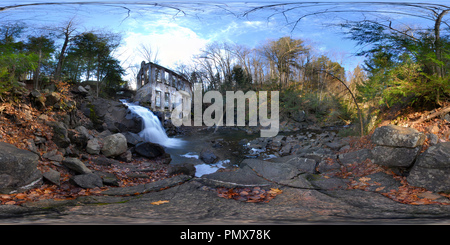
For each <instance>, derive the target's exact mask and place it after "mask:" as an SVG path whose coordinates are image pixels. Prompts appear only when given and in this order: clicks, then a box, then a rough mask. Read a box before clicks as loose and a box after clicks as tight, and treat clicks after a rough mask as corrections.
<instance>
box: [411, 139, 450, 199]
mask: <svg viewBox="0 0 450 245" xmlns="http://www.w3.org/2000/svg"><path fill="white" fill-rule="evenodd" d="M448 176H450V142H443V143H439V144H436V145H434V146H430V148H428V149H427V150H426V151H425V152H424V153H423V154H421V155H420V156H419V158H418V160H417V162H416V163H415V164H414V166H413V167H412V169H411V172H410V174H409V176H408V177H407V181H408V182H409V184H411V185H413V186H419V187H424V188H426V189H428V190H430V191H434V192H450V178H449V177H448Z"/></svg>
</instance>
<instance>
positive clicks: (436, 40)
mask: <svg viewBox="0 0 450 245" xmlns="http://www.w3.org/2000/svg"><path fill="white" fill-rule="evenodd" d="M449 11H450V10H449V9H447V10H444V11H442V13H440V14H439V15H438V16H437V19H436V21H435V24H434V46H435V49H436V50H435V52H436V59H437V60H439V61H442V52H441V51H442V50H441V49H442V45H441V40H440V39H441V37H440V35H441V31H440V28H441V22H442V18H443V17H444V15H446V14H447V13H448V12H449ZM436 72H437V75H438V76H439V78H442V77H443V75H444V67H443V65H440V64H436Z"/></svg>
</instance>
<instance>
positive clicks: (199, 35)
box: [0, 0, 446, 70]
mask: <svg viewBox="0 0 450 245" xmlns="http://www.w3.org/2000/svg"><path fill="white" fill-rule="evenodd" d="M43 2H47V3H48V2H59V3H65V4H58V5H44V6H39V5H38V6H27V7H21V8H13V9H8V10H6V11H1V12H0V21H5V20H22V21H25V22H29V23H33V24H34V23H38V25H58V24H60V23H62V22H64V21H66V20H68V19H70V18H74V17H75V19H76V20H77V22H79V23H80V26H83V27H85V28H86V29H87V30H89V29H103V28H106V29H107V30H110V31H114V32H120V33H121V34H122V36H123V45H122V46H121V47H120V48H119V49H118V50H117V51H116V56H117V57H118V58H119V59H120V60H121V61H123V65H124V67H127V66H129V65H133V64H140V63H141V61H142V60H143V57H142V56H141V55H140V54H139V53H138V52H136V48H137V47H138V46H139V45H140V44H144V45H146V46H151V47H152V49H154V50H157V51H158V59H159V61H160V64H161V65H163V66H167V67H169V68H174V67H175V66H176V64H177V63H185V64H187V63H189V62H190V61H191V58H192V56H193V55H196V54H198V53H199V52H200V50H201V49H202V48H204V47H205V45H206V44H208V43H211V42H214V41H217V42H223V41H226V42H232V43H237V44H242V45H247V46H249V47H250V48H253V47H255V46H258V45H260V44H261V43H263V42H264V41H266V40H267V39H278V38H280V37H283V36H291V37H293V38H301V39H303V40H306V41H307V43H310V44H312V46H313V47H314V48H315V51H316V53H317V54H325V55H328V56H329V57H331V58H332V59H333V60H336V61H338V62H340V63H341V64H342V65H343V66H344V67H345V68H346V70H352V69H353V68H354V67H355V66H356V65H358V64H360V63H361V62H362V58H361V57H356V56H354V55H353V54H354V53H355V52H356V51H357V49H356V48H355V43H354V42H352V41H350V40H347V39H344V36H343V35H342V34H341V33H340V30H339V29H338V28H336V27H331V26H329V25H328V26H327V25H326V24H333V23H338V22H340V21H343V20H344V19H352V18H362V15H361V13H357V12H355V13H352V12H351V11H347V10H352V9H354V10H355V11H356V10H361V9H363V10H385V11H386V12H389V11H399V10H401V9H400V8H397V7H395V6H392V5H366V4H364V2H363V4H361V3H360V4H356V3H355V4H354V5H348V4H347V5H345V6H339V5H333V4H331V5H328V6H327V5H324V6H322V7H316V6H315V5H314V4H310V5H306V4H305V5H302V8H297V9H295V10H293V9H291V8H292V7H293V6H297V5H286V6H282V7H277V8H266V9H263V10H259V11H254V12H250V13H249V14H248V15H245V16H244V15H243V14H244V13H245V12H246V11H248V10H249V9H251V8H252V7H257V6H261V5H265V4H271V3H273V1H246V2H243V1H237V0H233V1H226V2H207V1H205V2H193V1H177V2H173V1H158V6H156V7H155V6H153V5H148V4H152V3H154V2H150V1H139V2H140V3H141V4H131V3H136V2H137V1H134V0H121V1H118V0H117V1H113V0H112V1H101V0H98V1H96V2H97V3H98V2H102V4H92V3H95V2H91V1H88V0H79V1H77V2H78V3H79V2H84V3H87V4H74V3H75V2H74V1H68V0H62V1H56V0H54V1H46V0H41V1H39V0H35V1H31V0H23V1H9V0H6V1H5V0H4V1H2V2H0V6H10V5H15V4H31V3H43ZM283 2H289V1H283ZM329 2H330V1H329ZM331 2H333V1H331ZM334 2H336V3H339V2H340V1H334ZM378 2H382V0H380V1H378ZM432 2H434V3H441V4H446V1H439V0H438V1H432ZM89 3H91V4H89ZM180 10H181V11H180ZM330 10H331V11H336V12H335V13H330V14H324V15H323V14H321V15H309V14H311V13H315V12H321V11H330ZM339 10H345V12H339ZM408 11H410V10H408ZM305 15H306V16H305ZM366 15H367V16H369V17H374V14H373V13H369V12H368V13H366ZM378 15H379V16H378V17H377V18H383V17H386V18H387V17H392V16H388V15H389V14H388V13H385V14H378ZM383 15H384V16H383ZM298 16H305V18H303V19H302V20H301V21H300V22H299V23H298V24H297V25H296V27H295V28H294V29H293V26H294V24H295V21H296V20H297V18H298ZM395 21H397V22H398V23H399V24H405V25H411V24H417V23H418V22H417V21H423V20H422V19H420V20H417V19H411V18H409V17H407V16H404V15H395ZM421 23H422V22H421Z"/></svg>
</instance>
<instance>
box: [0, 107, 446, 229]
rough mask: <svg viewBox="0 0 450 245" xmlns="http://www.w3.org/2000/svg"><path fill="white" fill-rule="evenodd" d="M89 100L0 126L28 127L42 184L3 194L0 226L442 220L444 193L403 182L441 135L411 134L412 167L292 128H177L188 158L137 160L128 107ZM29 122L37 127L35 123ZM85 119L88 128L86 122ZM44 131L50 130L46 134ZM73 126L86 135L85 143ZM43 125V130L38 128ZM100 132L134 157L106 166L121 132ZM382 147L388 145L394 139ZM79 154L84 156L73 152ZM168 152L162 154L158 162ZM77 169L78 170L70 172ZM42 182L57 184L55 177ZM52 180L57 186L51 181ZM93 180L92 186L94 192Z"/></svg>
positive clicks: (370, 146) (354, 142)
mask: <svg viewBox="0 0 450 245" xmlns="http://www.w3.org/2000/svg"><path fill="white" fill-rule="evenodd" d="M83 101H86V100H83ZM88 102H89V103H85V104H84V106H83V104H80V107H79V110H78V111H74V112H72V113H69V114H66V113H63V112H58V111H56V112H54V113H49V112H46V111H43V110H37V109H35V108H34V107H32V105H30V106H29V109H27V110H29V111H30V115H31V118H30V120H28V121H25V122H24V121H17V120H16V121H4V123H3V125H2V127H3V128H2V130H10V131H11V132H13V131H12V130H13V129H15V128H16V127H19V126H20V127H22V126H21V125H23V126H25V127H27V128H29V129H30V130H32V129H34V131H33V132H28V131H27V132H28V133H29V135H28V136H30V135H32V138H31V140H32V143H33V144H34V146H35V147H36V148H35V151H36V152H37V155H38V156H39V159H37V160H36V164H37V166H38V167H37V168H38V169H39V171H41V173H42V174H43V175H44V174H45V175H44V177H45V179H42V181H43V183H42V182H41V183H40V184H41V186H38V187H29V189H28V190H25V191H22V192H16V193H10V194H1V195H0V201H1V202H2V204H1V205H0V222H1V223H19V224H31V223H33V224H51V223H54V224H62V223H71V224H74V223H79V224H88V223H126V224H140V223H148V224H161V223H164V224H190V223H196V224H222V223H223V224H235V223H238V224H248V223H258V224H260V223H264V224H268V223H269V224H281V223H282V224H311V223H408V224H411V223H441V222H443V223H445V222H447V221H448V212H449V211H450V210H449V205H448V204H449V199H448V195H446V194H445V192H442V191H441V190H439V189H436V190H431V189H429V188H428V189H426V188H423V187H416V186H413V185H411V184H410V183H409V182H408V179H407V178H408V175H409V173H410V172H411V169H412V167H414V166H420V164H419V165H417V163H420V161H419V160H418V159H419V156H424V157H423V158H426V156H427V154H431V153H432V151H426V150H428V149H430V148H431V147H434V148H431V149H440V148H439V147H444V146H445V147H446V145H445V144H443V143H445V141H446V140H445V138H443V137H444V136H445V135H444V134H442V137H441V134H438V141H437V142H435V141H432V139H433V137H432V136H429V135H427V134H424V133H422V134H419V135H421V136H420V138H421V143H420V144H421V145H420V147H421V148H417V151H416V150H415V147H416V146H415V145H414V146H413V147H414V151H415V152H417V153H415V154H417V157H415V158H414V159H413V160H412V163H409V164H412V165H408V166H407V167H404V166H403V167H402V166H391V165H386V164H375V163H374V162H373V161H375V160H376V159H377V158H376V156H378V155H379V154H374V153H377V150H379V149H384V150H392V149H391V148H389V147H392V148H393V149H401V151H404V150H405V151H409V146H405V145H403V146H400V145H394V146H386V145H384V144H385V143H382V142H383V141H382V140H381V139H382V138H380V139H379V140H378V141H377V140H376V142H378V143H375V141H374V138H373V135H368V136H365V137H362V138H359V137H341V136H339V134H338V133H336V131H333V130H331V131H330V130H325V131H323V130H318V128H309V129H308V128H303V129H298V130H293V129H295V127H293V128H292V131H289V130H283V132H282V133H281V134H280V135H278V136H276V137H270V138H260V137H259V135H258V134H257V130H253V129H251V132H250V131H249V129H233V128H226V127H221V128H219V129H217V130H216V129H215V128H207V127H199V128H194V127H192V128H189V129H188V130H187V129H184V134H183V136H182V137H185V139H184V140H186V142H187V143H189V147H192V148H191V149H195V150H193V151H191V149H183V150H182V151H183V152H184V153H183V154H181V153H182V152H178V153H169V156H170V157H169V156H168V155H167V154H165V155H161V156H158V157H145V156H142V155H140V154H139V153H138V152H139V150H136V146H137V145H139V141H136V140H137V139H138V138H137V137H135V136H136V134H137V133H139V132H136V131H135V132H133V130H137V129H138V128H139V127H137V126H136V122H138V121H139V120H136V119H135V118H130V117H128V118H127V113H126V107H123V106H122V105H120V102H115V101H106V102H105V101H103V100H99V101H96V100H90V101H89V100H88ZM91 105H92V106H91ZM18 109H19V108H18V107H17V108H16V106H14V105H13V106H12V107H11V108H6V109H5V110H4V112H5V114H8V115H16V114H14V113H17V112H13V111H20V110H18ZM79 112H82V114H80V113H79ZM21 113H22V111H21ZM25 114H26V113H25ZM25 114H24V115H25ZM44 115H45V116H47V119H45V116H44ZM64 115H68V117H69V118H68V120H67V121H68V123H64V120H62V121H59V120H60V119H58V120H56V119H57V118H64ZM118 115H122V117H118ZM34 117H36V118H39V120H36V121H33V120H32V118H34ZM9 119H10V118H9ZM72 119H77V120H72ZM88 119H89V120H88ZM91 119H95V120H96V121H95V123H94V122H93V121H92V120H91ZM47 121H49V122H53V121H55V123H50V125H48V123H46V122H47ZM71 121H75V123H74V124H71V123H70V122H71ZM32 122H33V123H38V124H33V123H32ZM59 122H61V123H63V124H64V125H61V124H60V123H59ZM76 122H78V123H76ZM117 122H120V123H117ZM27 123H28V124H27ZM80 123H81V124H83V125H85V126H83V127H86V131H87V135H85V133H86V131H85V130H84V129H83V128H81V127H80V126H81V125H79V124H80ZM19 124H20V125H19ZM30 125H31V126H30ZM41 125H43V126H41ZM45 125H47V126H48V128H45V130H43V129H44V126H45ZM286 125H287V126H288V127H289V125H288V124H286ZM286 125H285V126H286ZM446 125H447V124H445V122H442V123H441V124H438V128H439V129H444V128H443V127H445V126H446ZM17 129H19V128H17ZM55 129H57V130H55ZM63 129H66V131H64V130H63ZM109 129H112V130H119V129H122V130H126V131H127V132H129V133H125V132H124V131H122V132H124V133H123V134H126V135H127V136H128V137H125V139H126V141H125V142H126V144H127V145H128V146H127V147H126V148H125V152H128V151H129V152H130V153H131V154H130V153H126V154H124V155H122V154H123V153H121V154H118V155H113V156H109V157H105V153H103V151H102V149H103V147H104V144H105V141H104V140H105V137H109V136H111V135H115V134H119V133H113V134H112V133H110V134H107V133H105V132H107V130H108V131H109ZM181 131H183V129H181ZM61 132H62V133H61ZM64 132H66V133H67V134H66V133H64ZM68 132H73V134H69V133H68ZM75 132H78V133H75ZM58 133H61V135H63V136H65V137H64V138H61V139H68V141H67V140H61V141H60V142H58V144H64V142H70V143H69V147H61V146H58V144H56V142H54V141H53V139H55V138H54V137H55V135H57V134H58ZM120 134H122V133H120ZM429 134H430V133H429ZM69 135H70V137H69ZM83 135H85V136H86V137H85V138H83V137H82V136H83ZM411 135H412V136H414V135H417V133H416V132H412V133H411ZM422 135H424V136H426V137H425V138H423V137H422ZM11 136H12V134H5V133H4V131H2V138H3V139H5V140H9V142H10V143H14V142H15V141H12V139H14V138H13V137H11ZM130 136H133V137H130ZM178 137H181V136H178ZM380 137H381V136H380ZM119 138H120V137H119ZM387 138H388V139H391V138H396V136H395V134H393V133H391V134H389V135H388V137H387ZM422 138H423V141H422ZM27 139H28V138H27ZM95 140H97V141H99V142H102V144H101V146H102V147H101V148H100V150H99V152H96V153H95V154H94V153H89V152H86V151H87V143H88V142H89V141H91V143H92V141H95ZM21 142H24V141H23V140H21V141H17V143H15V146H16V147H18V148H19V149H20V148H24V149H30V147H31V149H33V148H32V146H33V144H31V142H30V144H29V145H27V144H23V145H22V144H21ZM26 142H28V140H27V141H26ZM81 142H85V143H86V145H84V144H85V143H81ZM199 142H203V143H202V144H199ZM380 142H381V143H380ZM117 144H119V143H115V144H114V145H116V146H117ZM395 144H400V143H399V142H397V143H395ZM70 145H72V146H70ZM77 145H83V147H82V148H81V149H80V148H79V146H78V147H77ZM380 146H381V147H382V148H379V147H380ZM145 147H150V146H149V145H145ZM377 147H378V148H377ZM113 148H114V147H113ZM115 148H117V147H115ZM403 148H408V149H403ZM76 149H78V150H77V151H75V150H76ZM89 149H90V150H89V151H91V150H92V151H93V150H95V147H92V145H90V146H89ZM145 149H148V148H145ZM157 149H159V148H157ZM70 150H71V151H70ZM186 151H188V152H186ZM168 152H170V150H168V149H167V148H166V149H165V153H168ZM189 152H191V154H188V155H190V156H194V155H195V156H197V157H198V159H197V158H193V157H182V156H181V155H185V154H186V153H189ZM378 152H379V151H378ZM444 152H445V151H444ZM400 153H401V152H400ZM400 153H398V154H400ZM202 154H203V156H201V155H202ZM396 154H397V153H396ZM179 156H180V157H179ZM177 157H179V158H177ZM130 158H131V159H130ZM76 159H77V160H76ZM180 159H181V160H180ZM398 159H402V158H401V157H398ZM68 160H70V163H68ZM225 160H229V162H228V164H222V165H221V166H220V167H224V168H221V169H219V168H214V171H211V172H209V173H205V174H198V173H196V172H197V171H198V168H195V166H198V165H202V166H208V165H209V166H211V165H214V164H217V163H218V162H219V161H225ZM394 160H395V159H394ZM33 161H34V160H33ZM197 161H198V162H197ZM391 162H394V163H395V162H398V161H391ZM74 163H76V164H78V165H77V166H78V168H73V164H74ZM168 163H170V164H168ZM70 166H72V168H71V167H70ZM83 166H84V167H83ZM50 169H52V170H54V171H57V172H58V173H59V175H58V174H57V173H54V172H53V171H51V170H50ZM77 171H78V172H77ZM80 171H81V172H80ZM83 171H85V173H83ZM89 172H91V173H89ZM49 173H54V174H56V176H57V177H56V178H52V177H51V175H50V174H49ZM92 174H94V175H96V176H99V178H100V180H101V181H102V182H103V183H102V186H101V187H99V186H95V187H82V186H80V185H82V184H81V183H82V182H76V181H75V180H77V178H79V177H76V176H85V177H86V176H93V175H92ZM416 175H417V174H416ZM52 179H53V180H54V181H55V182H51V180H52ZM96 179H97V180H98V178H94V180H93V181H92V182H91V184H92V183H97V182H96ZM89 180H90V179H89V178H87V181H88V182H89ZM58 181H59V183H58Z"/></svg>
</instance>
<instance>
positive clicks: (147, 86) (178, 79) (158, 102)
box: [134, 61, 192, 111]
mask: <svg viewBox="0 0 450 245" xmlns="http://www.w3.org/2000/svg"><path fill="white" fill-rule="evenodd" d="M188 97H192V85H191V83H190V82H189V81H187V80H186V79H185V78H184V77H183V76H181V75H179V74H177V73H176V72H174V71H172V70H169V69H167V68H165V67H163V66H160V65H158V64H155V63H152V62H149V63H145V62H144V61H143V62H142V63H141V69H140V70H139V73H138V75H137V92H136V95H135V97H134V101H139V102H141V103H149V104H150V107H151V108H152V110H153V111H172V109H173V108H174V107H175V106H177V105H178V104H179V103H181V102H182V100H183V99H185V98H188Z"/></svg>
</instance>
